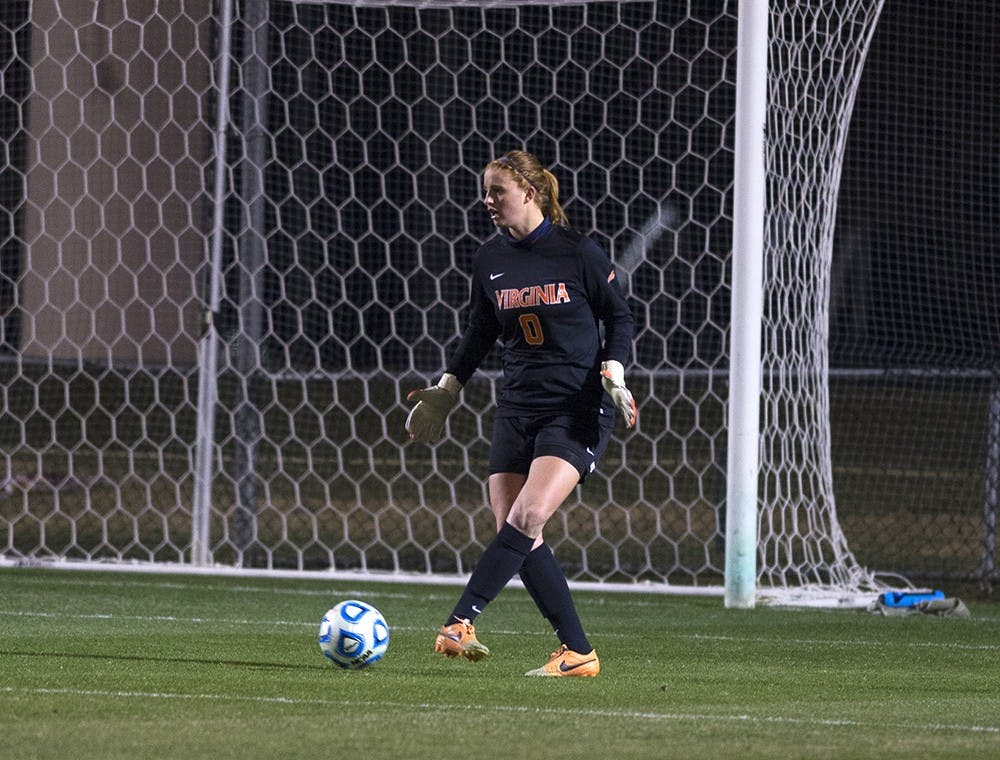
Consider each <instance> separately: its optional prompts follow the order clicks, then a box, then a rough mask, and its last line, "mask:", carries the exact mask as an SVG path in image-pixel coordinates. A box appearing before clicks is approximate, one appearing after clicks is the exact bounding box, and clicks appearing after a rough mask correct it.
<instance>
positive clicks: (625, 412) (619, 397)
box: [601, 359, 639, 427]
mask: <svg viewBox="0 0 1000 760" xmlns="http://www.w3.org/2000/svg"><path fill="white" fill-rule="evenodd" d="M601 383H602V384H603V385H604V391H605V393H607V394H608V395H609V396H611V400H612V401H614V402H615V406H617V407H618V411H619V412H621V413H622V416H623V417H624V418H625V425H626V427H632V426H633V425H634V424H635V421H636V419H637V418H638V417H639V412H638V410H636V408H635V399H634V398H632V393H631V392H630V391H629V389H628V388H626V387H625V368H624V367H623V366H622V363H621V362H617V361H615V360H614V359H611V360H609V361H606V362H601Z"/></svg>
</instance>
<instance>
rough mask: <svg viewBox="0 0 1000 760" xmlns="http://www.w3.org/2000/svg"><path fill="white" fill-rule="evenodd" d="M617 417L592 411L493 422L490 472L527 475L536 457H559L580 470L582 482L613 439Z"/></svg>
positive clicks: (498, 419)
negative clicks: (612, 433)
mask: <svg viewBox="0 0 1000 760" xmlns="http://www.w3.org/2000/svg"><path fill="white" fill-rule="evenodd" d="M613 427H614V417H613V416H611V415H603V414H593V415H588V416H586V417H577V416H574V415H569V414H544V415H535V416H530V417H500V416H497V417H496V418H495V419H494V421H493V442H492V445H491V447H490V474H491V475H492V474H494V473H497V472H519V473H522V474H524V475H527V474H528V469H529V468H530V467H531V463H532V461H533V460H535V459H537V458H538V457H542V456H553V457H559V458H560V459H563V460H565V461H567V462H569V463H570V464H571V465H573V466H574V467H575V468H576V470H577V472H579V473H580V482H581V483H582V482H583V481H584V479H585V478H586V477H587V475H588V474H589V473H591V472H593V471H594V470H595V469H596V468H597V461H598V460H599V459H600V458H601V457H602V456H603V455H604V451H605V449H607V448H608V441H609V440H610V439H611V430H612V428H613Z"/></svg>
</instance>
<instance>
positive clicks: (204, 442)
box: [191, 0, 233, 565]
mask: <svg viewBox="0 0 1000 760" xmlns="http://www.w3.org/2000/svg"><path fill="white" fill-rule="evenodd" d="M232 28H233V2H232V0H222V5H221V18H220V20H219V59H218V69H217V71H218V81H217V82H216V88H217V97H218V101H217V103H216V115H215V187H214V190H213V199H214V203H215V208H214V210H213V214H212V231H211V244H210V245H211V254H210V265H209V266H210V271H209V285H208V294H207V298H206V301H207V304H208V308H207V310H206V313H205V325H204V334H203V335H202V337H201V340H200V341H199V342H198V433H197V440H196V442H195V471H194V505H193V507H192V510H191V564H193V565H210V564H211V563H212V551H211V546H210V540H209V539H210V536H209V515H210V513H211V511H212V480H213V478H212V473H213V467H212V460H213V458H214V454H215V405H216V401H217V400H218V393H219V389H218V386H217V383H218V365H219V340H218V335H217V333H216V326H215V324H214V317H215V315H216V314H217V313H218V311H219V304H220V302H221V299H222V236H223V234H224V231H225V223H224V218H223V211H224V210H225V201H226V171H227V168H228V167H227V166H226V132H227V131H228V128H229V58H230V47H231V43H232Z"/></svg>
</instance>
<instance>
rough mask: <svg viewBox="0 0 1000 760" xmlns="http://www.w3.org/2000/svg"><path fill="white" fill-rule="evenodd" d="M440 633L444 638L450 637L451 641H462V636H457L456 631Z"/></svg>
mask: <svg viewBox="0 0 1000 760" xmlns="http://www.w3.org/2000/svg"><path fill="white" fill-rule="evenodd" d="M441 635H442V636H444V637H445V638H446V639H451V640H452V641H457V642H459V643H461V641H462V637H461V636H459V635H458V634H457V633H443V634H441Z"/></svg>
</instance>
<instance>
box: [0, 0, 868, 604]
mask: <svg viewBox="0 0 1000 760" xmlns="http://www.w3.org/2000/svg"><path fill="white" fill-rule="evenodd" d="M112 6H113V7H112ZM834 6H835V7H834ZM881 8H882V2H881V1H876V2H872V1H871V0H852V1H848V2H840V3H835V4H830V3H819V2H793V1H792V0H788V2H772V3H764V2H757V0H741V2H739V3H737V0H711V1H709V0H705V1H704V2H699V1H696V0H692V1H691V2H687V3H674V2H666V1H665V0H663V1H657V2H654V1H653V0H635V1H634V2H615V3H612V2H603V1H600V2H599V1H593V2H559V1H558V0H556V1H554V2H548V3H544V4H539V3H527V2H525V3H519V2H516V1H514V2H462V3H459V2H454V3H453V2H410V3H396V2H392V3H390V2H376V1H375V0H364V1H362V0H355V1H354V2H348V1H347V0H343V1H340V0H330V1H329V2H305V1H304V0H221V1H220V2H219V3H213V2H211V0H191V1H189V2H183V3H182V2H163V1H161V2H155V0H132V1H130V2H125V3H118V4H104V3H101V4H95V5H92V4H87V3H78V2H75V1H73V2H71V1H70V0H36V1H35V2H34V3H32V4H31V6H30V12H29V15H28V16H27V17H25V18H20V19H13V18H12V19H5V20H4V21H3V24H4V28H3V29H2V30H0V31H2V32H3V33H4V34H5V35H6V39H8V40H9V42H10V48H11V49H10V51H9V56H8V57H9V59H10V61H12V62H13V63H12V64H11V65H10V67H9V68H8V71H14V72H15V73H16V71H20V72H21V75H22V76H24V77H27V84H25V85H23V91H20V95H16V96H12V98H13V99H14V100H16V101H17V103H19V104H20V105H19V106H18V109H17V113H18V114H19V116H18V119H20V120H21V122H20V126H19V128H18V129H15V130H13V131H10V132H9V133H7V134H4V135H0V139H2V140H3V142H4V145H5V146H6V148H7V151H8V155H9V156H11V161H12V165H14V166H15V168H16V172H17V176H18V177H19V178H21V180H23V181H20V182H17V181H15V182H14V183H13V184H12V185H10V186H9V187H8V186H5V187H4V189H2V190H0V192H3V193H5V194H6V195H5V196H4V201H5V205H4V209H6V210H7V214H8V217H9V218H10V219H11V220H12V222H11V229H10V231H9V233H8V235H7V242H8V244H9V246H10V248H9V249H10V250H11V251H14V252H16V253H14V254H11V255H12V256H15V257H16V265H15V264H14V263H5V267H7V269H5V271H4V278H6V279H8V280H10V282H11V283H13V285H12V289H11V292H12V293H13V294H14V295H12V296H11V297H10V302H9V303H7V302H5V307H6V308H7V311H6V312H5V313H7V314H8V315H13V316H10V317H9V318H7V319H5V321H4V331H5V332H4V336H3V337H4V340H3V350H2V353H0V359H2V361H0V371H2V373H3V392H4V401H5V411H4V416H5V419H4V424H5V426H6V429H5V432H4V433H3V436H4V437H3V440H2V441H0V451H2V453H3V458H4V463H5V466H6V480H5V486H6V495H5V496H4V497H3V499H2V501H0V556H2V558H3V559H4V560H7V561H13V562H18V561H25V562H28V561H30V562H36V561H51V560H75V561H87V562H107V563H112V564H119V565H120V564H121V563H128V562H138V563H154V564H158V565H160V564H167V565H176V566H185V567H187V566H192V565H193V566H197V567H226V568H232V567H236V568H245V569H246V570H247V571H256V570H260V569H263V570H270V571H275V572H278V571H287V570H292V571H303V570H319V571H329V572H339V571H343V572H351V573H355V572H360V573H367V574H379V573H386V574H391V575H393V576H405V575H412V576H413V577H416V578H418V579H427V578H430V577H434V578H440V577H446V578H456V577H462V576H463V575H465V574H467V573H468V572H469V570H470V569H471V563H473V562H474V561H475V559H476V558H477V557H478V555H479V553H480V551H481V549H482V547H483V546H484V545H485V543H486V542H487V541H488V540H489V538H490V535H491V533H492V530H493V527H492V517H491V516H490V514H489V511H488V509H486V507H485V505H486V499H487V494H486V490H485V475H484V472H485V470H484V467H485V452H486V450H487V445H488V436H489V425H490V419H491V417H490V415H491V410H492V406H493V401H494V399H495V396H496V387H497V384H498V383H499V382H500V377H499V366H498V363H497V361H496V358H495V357H490V358H489V359H488V360H487V364H486V366H485V367H484V370H483V371H482V372H480V373H479V374H478V375H477V376H476V378H474V379H473V380H472V381H471V382H470V383H469V385H468V387H467V391H466V393H465V394H464V397H463V400H462V403H461V405H460V406H459V408H458V409H457V410H456V412H455V413H454V415H453V416H452V418H451V420H450V421H449V432H450V435H449V438H448V440H446V441H445V442H443V443H441V444H438V445H436V446H434V447H418V446H414V445H409V444H408V443H407V441H406V440H405V435H404V433H403V427H402V423H403V419H404V418H405V414H406V409H405V405H404V402H403V400H404V399H405V396H406V393H407V391H408V390H410V389H412V388H415V387H418V386H420V385H421V384H423V383H425V382H426V381H427V380H428V379H430V378H432V377H434V375H435V374H436V373H438V372H439V371H440V369H441V368H442V367H443V364H444V359H445V357H446V356H447V354H448V352H449V350H450V349H451V348H452V347H453V346H454V342H455V340H456V337H457V335H458V334H459V331H460V327H461V324H462V320H463V318H464V317H463V314H462V307H463V306H464V304H465V301H466V299H467V295H468V293H467V289H468V273H469V262H470V257H471V255H472V252H473V251H474V250H475V249H476V247H477V246H478V244H479V243H480V242H481V241H482V240H483V239H484V238H485V236H486V235H488V234H489V232H490V225H489V220H488V219H487V218H486V217H485V216H484V215H483V214H482V213H481V209H480V206H481V202H480V200H479V196H480V188H479V177H478V173H479V172H480V171H481V168H482V166H483V165H484V164H485V163H486V161H488V160H490V159H491V158H492V157H494V156H496V155H498V154H500V153H502V152H503V151H505V150H508V149H510V148H514V147H517V148H525V149H527V150H530V151H532V152H534V153H536V154H537V155H539V156H540V157H541V158H542V159H543V161H545V162H546V163H547V164H548V165H549V166H550V167H551V168H552V170H553V172H554V173H555V174H556V175H557V176H558V178H559V180H560V184H561V188H562V195H563V198H564V200H565V201H566V203H565V205H566V208H567V212H568V215H569V217H570V220H571V223H572V224H573V225H574V226H577V227H579V228H581V229H582V230H584V231H586V232H588V233H590V234H593V235H594V236H595V237H596V239H598V240H599V241H600V242H601V244H602V245H603V246H604V247H605V248H606V249H607V250H608V252H609V254H610V255H611V256H612V259H613V260H615V262H616V264H617V266H618V267H619V270H620V273H621V275H622V279H623V281H624V282H625V283H626V285H627V291H628V294H629V298H630V303H631V305H632V307H633V311H634V313H635V316H636V322H637V335H636V356H635V361H634V363H633V365H632V366H630V367H629V368H628V370H627V373H628V377H629V385H630V387H633V388H634V390H635V393H636V396H637V400H638V401H639V408H640V422H639V425H638V427H637V429H636V430H635V431H631V432H628V431H624V430H623V429H618V430H617V431H616V436H615V438H614V440H613V442H612V445H611V446H610V447H609V451H608V454H607V456H606V459H605V461H604V462H603V464H602V467H601V469H600V471H599V472H598V473H596V474H595V475H594V476H593V477H591V478H590V479H588V481H587V483H586V484H585V485H584V486H583V487H582V488H581V489H579V492H578V493H577V494H576V495H574V496H573V497H572V498H571V500H570V501H569V503H567V505H565V508H564V509H562V510H561V511H560V512H559V513H558V515H557V516H556V518H555V519H554V520H553V524H552V525H551V526H550V529H549V533H548V534H547V538H548V540H549V542H550V543H551V545H552V546H553V547H554V551H555V552H556V555H557V557H558V558H559V560H560V562H561V563H562V564H563V565H564V566H565V567H566V570H567V575H568V576H569V577H570V578H571V580H572V581H574V582H576V583H580V584H585V583H599V584H604V585H608V584H619V585H628V586H631V587H634V588H636V589H638V590H653V589H668V588H669V589H672V588H678V589H681V590H685V589H688V590H695V591H703V590H704V589H706V588H709V589H713V590H715V591H718V592H720V593H721V592H722V588H721V587H722V586H723V584H724V585H725V594H726V604H727V605H729V606H738V607H740V606H751V605H753V604H754V602H755V600H756V599H757V598H758V597H759V596H761V595H764V596H768V595H771V592H772V591H774V592H784V591H786V590H789V589H791V590H792V591H793V592H795V593H798V592H799V591H803V592H804V593H805V594H806V595H807V596H811V597H824V598H825V597H828V596H830V595H832V597H833V598H835V599H845V598H849V599H853V598H857V597H860V596H864V595H870V594H871V593H873V592H875V591H877V590H878V589H880V588H882V587H883V586H882V584H881V583H880V582H879V581H878V580H877V579H876V578H875V577H874V575H873V574H872V573H870V572H868V571H867V570H866V569H865V568H864V567H862V566H861V565H860V564H859V563H858V561H857V560H856V559H855V557H854V555H853V554H852V552H851V550H850V548H849V547H848V544H847V540H846V538H845V536H844V533H843V531H842V530H841V527H840V524H839V522H838V517H837V509H836V503H835V499H834V493H833V482H832V465H831V453H830V423H829V397H828V396H829V390H828V370H829V366H828V357H827V350H828V349H827V345H826V337H827V330H828V326H827V322H828V317H829V315H828V305H829V291H830V277H831V270H832V266H831V258H832V250H833V229H834V222H835V217H836V212H837V192H838V187H839V181H840V170H841V162H842V161H843V156H844V150H845V142H846V137H847V134H848V129H849V124H850V119H851V114H852V108H853V104H854V97H855V93H856V91H857V87H858V83H859V80H860V76H861V72H862V69H863V66H864V63H865V56H866V53H867V51H868V46H869V43H870V42H871V38H872V34H873V30H874V29H875V25H876V23H877V21H878V18H879V13H880V11H881ZM5 250H6V249H5ZM11 261H14V259H13V258H12V259H11ZM731 309H732V311H731ZM759 423H762V426H760V427H759ZM775 595H776V596H780V594H777V593H776V594H775Z"/></svg>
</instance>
